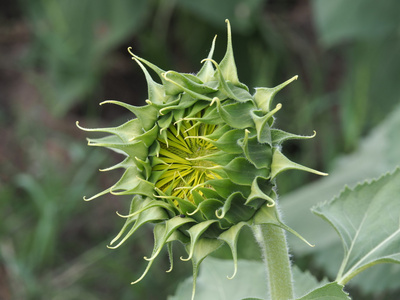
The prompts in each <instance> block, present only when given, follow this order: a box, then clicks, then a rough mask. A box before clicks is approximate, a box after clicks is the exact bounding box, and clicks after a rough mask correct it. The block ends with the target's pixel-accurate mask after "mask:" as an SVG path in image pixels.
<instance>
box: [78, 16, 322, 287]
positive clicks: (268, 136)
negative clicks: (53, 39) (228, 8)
mask: <svg viewBox="0 0 400 300" xmlns="http://www.w3.org/2000/svg"><path fill="white" fill-rule="evenodd" d="M227 24H228V41H227V50H226V53H225V56H224V58H223V59H222V61H221V62H220V63H217V62H216V61H215V60H213V58H212V56H213V51H214V45H215V40H216V39H215V38H214V40H213V43H212V47H211V50H210V54H209V55H208V57H207V58H206V59H204V60H203V61H202V63H203V66H202V68H201V70H200V71H199V72H198V73H197V74H196V75H192V74H184V73H178V72H175V71H164V70H162V69H160V68H159V67H157V66H155V65H154V64H152V63H150V62H148V61H147V60H145V59H143V58H140V57H138V56H136V55H135V54H133V53H131V55H132V59H133V60H135V61H136V63H137V64H138V65H139V67H140V68H141V69H142V70H143V72H144V75H145V77H146V80H147V84H148V99H147V100H146V103H147V105H145V106H142V107H137V106H132V105H129V104H126V103H122V102H118V101H105V102H103V103H112V104H116V105H120V106H123V107H125V108H126V109H128V110H129V111H131V112H132V113H133V114H134V115H135V116H136V118H135V119H132V120H130V121H128V122H126V123H125V124H123V125H121V126H119V127H114V128H101V129H100V128H98V129H86V128H82V127H80V126H79V125H78V124H77V125H78V127H79V128H81V129H83V130H86V131H100V132H106V133H109V134H111V135H109V136H106V137H104V138H99V139H89V140H88V141H89V145H91V146H101V147H106V148H109V149H113V150H115V151H116V152H118V153H121V154H123V155H125V159H124V160H123V161H122V162H121V163H119V164H117V165H115V166H113V167H110V168H108V169H106V170H112V169H116V168H123V169H125V172H124V173H123V175H122V177H121V178H120V180H119V181H118V182H117V183H115V184H114V185H113V186H111V187H110V188H108V189H106V190H105V191H103V192H101V193H99V194H97V195H95V196H93V197H91V198H89V199H86V200H92V199H94V198H97V197H99V196H101V195H103V194H106V193H111V194H115V195H135V196H134V197H133V200H132V203H131V207H130V211H129V212H128V213H127V214H126V215H120V214H119V215H120V216H121V217H122V218H125V219H126V222H125V224H124V226H123V228H122V229H121V231H120V233H119V234H118V235H117V236H116V237H115V238H114V239H113V240H112V241H111V243H110V246H109V247H110V248H117V247H119V246H120V245H121V244H123V243H124V242H125V241H126V240H127V239H128V238H129V237H130V236H131V235H132V234H133V233H134V232H136V230H138V229H139V228H140V227H141V226H142V225H144V224H146V223H154V224H155V226H154V239H155V242H154V249H153V251H152V253H151V255H150V256H149V257H145V259H146V260H148V266H147V268H146V270H145V271H144V273H143V275H142V276H141V277H140V278H139V279H138V280H136V281H135V282H134V283H136V282H138V281H140V280H141V279H142V278H143V277H144V276H145V275H146V273H147V271H148V270H149V268H150V266H151V265H152V263H153V261H154V259H155V258H156V257H157V256H158V254H159V253H160V251H161V249H162V248H163V247H164V246H165V245H167V246H168V247H167V248H168V250H169V253H170V259H171V266H172V247H170V246H171V245H172V244H171V243H172V242H173V241H180V242H182V243H183V244H184V245H185V246H186V249H187V252H188V256H187V257H185V258H181V259H182V260H185V261H186V260H192V262H193V275H194V276H193V277H194V287H195V280H196V276H197V271H198V267H199V264H200V263H201V261H202V260H203V259H204V258H205V257H206V256H207V255H209V254H210V253H212V252H213V251H215V250H216V249H217V248H219V247H220V246H221V245H222V244H223V243H226V244H228V246H229V247H230V249H231V251H232V255H233V260H234V274H235V273H236V266H237V249H236V244H237V239H238V235H239V233H240V231H241V229H242V228H243V227H244V226H252V225H255V224H263V223H269V224H274V225H277V226H280V227H282V228H284V229H286V230H289V231H291V232H293V233H294V234H296V235H297V233H295V232H294V231H293V230H291V229H290V228H288V227H287V226H286V225H284V224H283V223H282V222H281V221H280V220H279V218H278V215H277V214H276V210H275V209H274V206H275V201H276V199H277V196H276V193H275V178H276V176H277V175H278V174H280V173H281V172H283V171H285V170H288V169H299V170H304V171H309V172H313V173H316V174H320V175H325V174H324V173H321V172H318V171H315V170H312V169H309V168H306V167H304V166H301V165H299V164H296V163H294V162H292V161H290V160H289V159H288V158H286V157H285V156H284V155H283V154H282V152H281V150H280V149H281V144H282V143H283V142H284V141H286V140H289V139H304V138H311V137H313V136H314V135H315V134H314V135H313V136H298V135H294V134H290V133H287V132H284V131H281V130H279V129H275V128H273V123H274V115H275V114H276V113H277V112H278V111H279V110H280V109H281V107H282V105H281V104H277V105H276V106H275V107H272V101H273V99H274V96H275V95H276V94H277V93H278V92H279V91H280V90H281V89H282V88H283V87H285V86H286V85H288V84H289V83H290V82H292V81H293V80H296V79H297V76H295V77H293V78H291V79H289V80H288V81H286V82H284V83H282V84H280V85H278V86H276V87H274V88H256V89H255V93H254V94H251V93H250V92H249V89H248V87H247V86H246V85H244V84H243V83H241V82H240V81H239V79H238V76H237V72H236V65H235V61H234V56H233V51H232V41H231V29H230V25H229V22H228V21H227ZM129 52H130V49H129ZM148 69H150V70H153V71H154V72H155V73H156V74H157V75H158V77H159V83H158V82H156V81H154V79H153V78H152V77H151V76H150V74H149V72H148ZM103 103H102V104H103ZM234 274H233V275H232V277H233V276H234Z"/></svg>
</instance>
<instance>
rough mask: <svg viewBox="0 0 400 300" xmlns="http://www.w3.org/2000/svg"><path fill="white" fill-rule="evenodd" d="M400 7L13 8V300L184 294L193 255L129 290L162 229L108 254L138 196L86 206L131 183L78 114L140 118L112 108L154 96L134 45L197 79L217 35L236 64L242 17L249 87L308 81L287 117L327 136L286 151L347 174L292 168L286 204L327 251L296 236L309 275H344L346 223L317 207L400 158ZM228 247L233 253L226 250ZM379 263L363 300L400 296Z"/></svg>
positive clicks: (4, 215)
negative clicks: (89, 139)
mask: <svg viewBox="0 0 400 300" xmlns="http://www.w3.org/2000/svg"><path fill="white" fill-rule="evenodd" d="M399 10H400V2H399V1H396V0H387V1H386V2H385V3H384V4H383V3H382V4H378V3H377V2H376V1H373V0H353V1H351V2H349V1H346V0H335V1H323V0H313V1H307V0H286V1H277V0H270V1H261V0H234V1H229V0H224V1H222V0H221V1H210V0H203V1H189V0H173V1H166V0H159V1H157V0H152V1H145V0H121V1H101V2H99V1H94V0H84V1H82V0H79V1H78V0H58V1H50V0H40V1H27V0H20V1H19V2H18V1H11V0H7V1H2V3H1V4H0V11H1V13H0V54H1V56H0V136H1V143H0V171H1V173H0V217H1V220H2V221H1V223H0V262H1V264H0V299H5V300H7V299H62V300H66V299H77V298H85V299H165V297H166V295H172V294H174V293H175V290H176V288H177V285H178V282H179V281H180V279H182V280H183V278H185V277H186V276H188V274H190V272H191V267H190V265H189V264H188V263H179V264H177V265H176V266H175V269H174V271H173V274H165V270H167V269H168V261H167V260H166V259H165V260H164V261H162V260H160V261H159V263H157V264H154V268H152V270H151V271H150V272H151V274H149V276H147V277H146V278H145V279H144V280H143V281H142V282H141V283H140V284H138V285H136V286H134V287H132V286H130V284H129V283H130V282H131V281H132V280H134V279H136V278H137V277H138V276H139V275H140V274H141V272H142V270H143V268H144V265H145V261H143V259H142V257H143V256H144V255H146V254H149V252H150V251H151V247H152V234H151V230H150V229H149V231H147V232H146V231H141V232H139V234H138V235H136V236H135V237H134V240H131V241H130V243H128V244H127V245H126V246H124V247H122V248H120V249H118V250H114V251H112V250H108V249H106V248H105V245H106V244H107V243H108V242H109V241H110V240H111V238H112V237H113V236H114V234H115V233H116V232H118V229H119V228H120V226H121V222H123V220H121V219H119V218H118V217H117V216H116V215H115V214H114V212H115V211H116V210H118V211H121V212H123V211H126V209H127V206H128V205H129V199H124V198H121V197H111V196H104V197H103V198H102V199H99V200H97V201H96V202H90V203H85V202H83V201H82V196H83V195H88V196H90V195H92V194H93V193H95V192H96V191H99V190H101V189H102V188H106V187H108V186H109V185H111V183H113V182H115V180H116V178H117V177H118V176H117V174H115V178H111V177H112V176H113V175H112V174H111V175H109V174H108V176H104V175H103V176H101V175H102V174H99V172H97V170H98V169H99V168H104V167H107V166H108V165H111V163H112V162H113V161H116V158H115V157H113V156H112V154H111V153H104V152H103V151H101V150H99V151H97V150H96V149H89V148H88V147H87V146H86V145H85V142H84V135H83V134H82V132H80V131H79V130H77V129H76V127H75V121H76V120H79V121H80V122H81V124H85V125H87V126H88V127H89V126H90V125H95V127H100V126H113V125H117V124H120V123H121V120H124V119H126V118H127V115H126V114H125V111H123V110H122V109H121V110H120V109H118V108H114V107H112V106H107V107H99V106H98V103H99V102H101V101H103V100H107V99H116V100H120V101H124V102H127V103H130V104H134V105H141V104H143V103H144V100H145V99H146V93H147V87H146V85H145V79H144V76H143V75H142V73H141V70H140V68H138V66H136V65H135V64H134V63H133V62H132V61H131V59H130V56H129V55H128V53H127V52H126V48H127V47H128V46H132V47H133V51H134V52H135V53H136V54H138V55H139V56H142V57H144V58H146V59H148V60H150V61H152V62H154V63H156V64H157V65H159V66H160V67H162V68H163V69H175V70H178V71H181V72H193V71H195V70H198V69H199V67H200V60H201V59H202V58H204V57H205V56H206V55H207V53H208V50H209V49H208V47H209V45H210V44H211V40H212V38H213V36H214V34H218V40H217V49H216V56H215V57H216V58H217V59H218V58H222V55H223V53H224V51H225V49H224V47H223V46H222V45H225V36H226V33H225V22H224V20H225V19H226V18H229V19H230V21H231V24H232V29H233V34H234V36H233V42H234V49H235V57H236V61H237V66H238V72H239V77H240V80H241V81H242V82H244V83H246V84H247V85H248V86H249V87H255V86H274V85H277V84H279V83H280V82H282V81H284V80H286V79H288V78H290V77H292V76H293V75H296V74H298V75H299V80H297V81H296V82H295V83H293V84H291V85H290V86H289V87H288V88H286V89H285V90H284V91H282V92H281V93H280V94H279V95H278V98H277V100H276V101H279V102H281V103H282V104H283V109H282V110H281V111H280V112H279V114H278V116H277V117H278V119H277V121H278V126H279V127H280V128H281V129H283V130H286V131H289V132H296V133H299V134H310V133H312V130H314V129H316V130H317V132H318V135H317V137H316V138H315V139H313V140H311V141H307V142H302V143H299V142H290V143H288V144H287V145H286V148H285V149H284V150H285V151H286V152H285V153H288V156H289V157H290V158H291V159H293V160H295V161H298V162H300V163H302V164H304V165H307V166H310V167H312V168H317V169H320V170H323V171H328V172H330V173H331V176H330V177H328V178H326V179H323V180H319V181H315V179H316V178H315V177H314V176H313V175H309V174H303V173H300V172H295V171H293V172H288V173H286V174H284V175H283V176H281V178H280V179H279V182H278V184H279V186H280V194H281V195H282V197H281V204H282V210H283V213H284V215H285V220H286V221H287V223H288V225H290V226H291V227H292V228H294V229H296V230H297V231H299V232H300V233H301V234H303V235H304V236H305V237H306V238H308V239H310V240H311V241H312V242H313V243H316V244H317V247H316V248H315V249H311V248H306V247H304V246H303V245H301V244H299V243H298V242H297V241H295V240H291V239H290V246H291V249H292V252H293V254H294V258H295V259H294V262H295V263H296V264H297V265H298V267H299V269H302V270H304V269H311V272H312V273H313V274H314V275H317V277H318V278H319V279H322V278H323V276H333V275H332V274H334V272H335V271H337V268H338V266H337V265H335V264H334V262H335V261H337V260H334V259H333V258H334V257H335V256H339V257H341V256H342V249H341V246H340V243H339V240H338V239H337V237H336V236H335V234H334V232H333V230H331V229H329V228H327V227H326V228H327V229H326V230H327V232H328V233H325V232H323V231H322V226H323V225H321V227H319V226H320V223H321V221H320V220H319V219H318V218H316V217H312V216H311V214H310V212H309V208H310V207H311V206H313V205H314V204H316V203H318V202H320V201H324V200H329V199H330V198H332V197H333V196H334V195H336V194H338V193H339V192H340V190H342V188H343V186H344V184H349V185H351V186H354V185H355V184H356V183H357V182H359V181H363V180H365V179H372V178H376V177H378V176H379V175H380V174H382V173H383V172H387V171H392V170H394V168H395V167H396V166H397V165H399V164H400V161H399V155H398V151H396V149H399V144H400V136H399V134H398V130H397V128H399V124H400V121H399V120H400V108H399V107H398V105H399V104H398V103H399V100H400V85H399V84H398V80H399V78H400V56H399V55H398V53H399V50H400V37H399V28H400V19H399V17H398V11H399ZM378 124H380V125H379V126H378ZM110 176H111V177H110ZM315 228H318V229H319V230H318V231H316V230H315ZM329 230H330V231H329ZM329 233H332V234H329ZM243 236H245V234H243ZM240 243H241V244H242V245H246V247H243V249H242V251H241V253H240V255H241V257H243V258H249V259H252V260H256V259H258V258H259V253H258V250H257V248H256V247H252V246H249V245H253V244H254V243H253V241H252V239H251V238H243V239H242V240H241V241H239V244H240ZM182 251H183V250H182ZM176 255H180V253H177V254H176ZM217 256H219V257H225V256H226V254H225V252H224V249H221V251H219V252H218V253H217ZM374 271H376V272H375V275H370V276H367V275H365V276H364V275H361V276H364V277H360V278H361V279H358V280H357V279H356V280H354V282H351V283H352V285H351V286H350V289H351V294H352V295H353V297H354V299H395V298H397V297H398V296H399V286H398V283H397V281H396V280H395V279H396V278H399V277H398V276H399V273H400V268H399V267H398V266H396V265H390V266H379V267H374V268H373V269H372V272H371V274H373V273H374ZM239 272H240V270H239ZM229 273H230V272H228V274H229ZM371 282H374V284H371Z"/></svg>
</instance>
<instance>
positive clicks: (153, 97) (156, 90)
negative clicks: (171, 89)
mask: <svg viewBox="0 0 400 300" xmlns="http://www.w3.org/2000/svg"><path fill="white" fill-rule="evenodd" d="M130 54H131V55H132V56H133V59H134V60H135V61H136V63H137V64H138V65H139V67H140V68H141V69H142V71H143V73H144V76H145V77H146V81H147V88H148V95H149V100H150V102H151V103H157V104H162V103H165V102H166V99H165V87H164V86H163V85H161V84H159V83H156V82H155V81H154V80H153V78H152V77H151V75H150V74H149V72H148V71H147V69H146V68H145V67H144V66H143V64H142V63H141V62H143V63H144V64H145V65H147V66H148V67H150V68H151V69H152V70H153V71H155V72H156V73H157V75H158V76H159V77H160V79H161V80H162V79H163V78H162V75H161V74H162V73H163V72H164V70H162V69H160V68H159V67H157V66H156V65H154V64H152V63H150V62H149V61H147V60H145V59H143V58H141V57H139V56H136V55H134V54H133V53H132V52H130Z"/></svg>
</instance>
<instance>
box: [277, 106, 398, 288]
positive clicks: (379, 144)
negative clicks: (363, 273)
mask: <svg viewBox="0 0 400 300" xmlns="http://www.w3.org/2000/svg"><path fill="white" fill-rule="evenodd" d="M398 128H400V106H399V107H398V108H397V109H395V110H394V111H393V113H392V114H391V115H390V116H389V117H388V118H386V120H385V121H384V122H383V123H382V124H381V125H380V126H378V127H377V128H375V129H374V130H373V131H372V132H371V133H370V134H369V136H367V137H366V138H364V140H363V141H362V142H361V144H360V146H359V149H358V150H357V151H356V152H354V153H352V154H349V155H346V156H342V157H340V158H339V159H337V160H336V162H335V164H334V167H333V169H332V170H329V176H327V177H324V178H321V179H319V180H317V181H315V182H313V183H312V184H308V185H306V186H304V187H302V188H300V189H297V190H295V191H293V192H292V193H290V194H287V195H281V196H280V202H279V203H280V208H281V209H282V211H283V213H284V216H285V220H286V222H287V224H288V225H289V226H290V227H292V228H296V230H298V231H299V232H303V233H307V238H308V239H309V240H311V241H312V242H313V243H314V244H315V245H316V247H315V248H314V249H312V248H310V247H308V246H306V245H304V244H303V243H299V242H298V241H297V239H292V238H291V236H288V239H289V244H290V245H291V248H292V249H293V250H294V251H296V253H297V254H306V253H310V252H311V251H312V252H314V253H315V251H316V250H319V251H321V252H324V251H326V250H328V249H330V248H332V247H333V245H334V244H335V243H336V240H337V239H336V235H335V231H334V230H333V229H332V228H331V227H330V226H329V225H328V224H327V223H326V222H323V221H322V220H321V219H319V218H315V217H313V216H312V214H311V212H310V211H309V210H310V208H311V207H312V206H314V205H316V204H317V203H318V202H320V201H326V200H330V199H332V198H333V197H334V196H335V195H336V194H337V193H338V192H339V191H340V190H341V189H342V188H343V186H344V185H345V184H347V185H349V187H354V186H356V184H357V183H358V182H360V181H363V180H365V179H367V178H371V179H372V178H377V177H379V176H380V175H381V174H382V173H384V172H388V171H391V170H393V169H394V166H396V165H400V156H399V155H398V149H399V148H400V135H399V134H398ZM371 158H373V159H371ZM278 184H279V182H278ZM305 220H307V221H305ZM382 284H385V283H384V282H382Z"/></svg>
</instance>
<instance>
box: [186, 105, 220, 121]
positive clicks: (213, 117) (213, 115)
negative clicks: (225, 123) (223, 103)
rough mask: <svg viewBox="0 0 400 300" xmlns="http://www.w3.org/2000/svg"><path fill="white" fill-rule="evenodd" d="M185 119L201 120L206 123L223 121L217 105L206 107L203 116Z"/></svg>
mask: <svg viewBox="0 0 400 300" xmlns="http://www.w3.org/2000/svg"><path fill="white" fill-rule="evenodd" d="M183 119H184V120H188V121H190V120H192V121H201V122H202V123H204V124H211V125H217V124H220V123H221V117H220V115H219V113H218V111H217V109H216V108H215V107H212V108H210V109H206V111H205V113H204V115H203V116H202V117H185V118H183Z"/></svg>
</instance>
